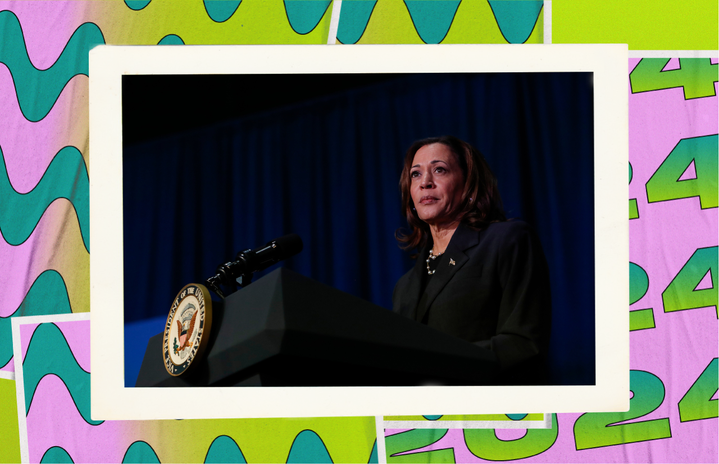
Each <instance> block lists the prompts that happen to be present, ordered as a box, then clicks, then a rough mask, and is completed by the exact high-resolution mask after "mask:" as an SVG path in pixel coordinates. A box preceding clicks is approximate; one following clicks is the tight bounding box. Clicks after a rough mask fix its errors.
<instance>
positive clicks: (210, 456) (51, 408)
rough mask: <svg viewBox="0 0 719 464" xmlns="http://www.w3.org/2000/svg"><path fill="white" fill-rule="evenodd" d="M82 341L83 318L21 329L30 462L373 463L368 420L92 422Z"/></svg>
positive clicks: (86, 344)
mask: <svg viewBox="0 0 719 464" xmlns="http://www.w3.org/2000/svg"><path fill="white" fill-rule="evenodd" d="M89 335H90V322H89V320H77V321H73V322H68V321H65V322H57V323H43V324H37V323H28V324H23V325H21V326H20V336H21V340H20V342H21V343H20V345H21V356H22V358H23V363H22V369H23V372H22V374H23V375H22V377H23V385H22V388H23V391H24V394H25V404H24V405H23V408H24V410H26V411H27V433H28V437H29V438H30V439H31V440H32V445H31V446H30V448H29V452H30V456H29V458H30V461H31V462H40V460H41V459H43V457H44V459H46V462H53V461H52V460H57V459H60V460H61V462H62V459H67V457H69V458H70V459H72V460H73V461H74V462H121V461H122V462H242V461H240V457H246V459H247V462H377V454H376V448H375V445H374V440H375V438H374V430H375V423H374V419H373V418H371V417H370V418H334V419H332V418H329V419H328V418H314V419H250V420H216V421H202V420H200V421H197V420H195V421H154V422H153V421H93V420H91V419H90V415H89V405H90V389H89V387H90V386H89V381H90V379H89V377H90V374H89V372H87V369H88V367H89V362H90V340H89V338H90V337H89ZM181 406H182V405H176V407H181ZM161 437H174V439H171V440H168V439H166V438H161ZM189 437H192V438H191V439H190V438H189ZM268 444H271V446H268ZM330 456H331V457H330ZM372 456H374V457H372ZM155 458H157V459H159V460H158V461H155ZM147 459H150V460H149V461H147ZM228 459H229V461H228ZM330 459H331V460H330Z"/></svg>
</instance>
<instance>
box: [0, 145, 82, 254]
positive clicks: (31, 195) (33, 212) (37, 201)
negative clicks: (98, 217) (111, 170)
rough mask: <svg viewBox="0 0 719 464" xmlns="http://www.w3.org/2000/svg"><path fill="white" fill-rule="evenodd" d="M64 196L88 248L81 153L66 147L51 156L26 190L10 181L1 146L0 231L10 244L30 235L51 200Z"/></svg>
mask: <svg viewBox="0 0 719 464" xmlns="http://www.w3.org/2000/svg"><path fill="white" fill-rule="evenodd" d="M58 198H66V199H67V200H69V201H70V203H71V204H72V206H73V207H74V208H75V213H76V214H77V220H78V222H79V225H80V233H81V234H82V241H83V242H84V244H85V249H86V250H87V251H88V252H89V251H90V201H89V200H90V181H89V179H88V174H87V167H86V166H85V160H84V159H83V158H82V154H81V153H80V151H79V150H78V149H77V148H75V147H65V148H63V149H62V150H60V151H59V152H57V154H56V155H55V157H54V158H53V160H52V162H51V163H50V166H48V168H47V170H46V171H45V174H43V176H42V179H40V181H39V182H38V183H37V185H36V186H35V187H34V188H33V189H32V190H31V191H30V192H28V193H24V194H21V193H18V192H17V191H15V189H14V188H13V187H12V184H10V178H9V177H8V172H7V167H6V165H5V157H4V156H3V153H2V148H0V205H2V207H1V208H0V235H2V237H3V238H4V239H5V241H6V242H7V243H9V244H10V245H14V246H17V245H20V244H21V243H23V242H24V241H25V240H27V239H28V237H30V234H32V231H33V230H34V229H35V227H36V226H37V223H38V222H39V221H40V218H41V217H42V215H43V214H44V212H45V210H46V209H47V207H48V206H50V203H52V202H53V201H55V200H56V199H58Z"/></svg>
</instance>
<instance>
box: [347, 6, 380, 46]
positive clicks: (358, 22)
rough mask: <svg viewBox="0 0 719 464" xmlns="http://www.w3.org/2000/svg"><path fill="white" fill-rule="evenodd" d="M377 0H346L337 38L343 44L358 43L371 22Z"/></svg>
mask: <svg viewBox="0 0 719 464" xmlns="http://www.w3.org/2000/svg"><path fill="white" fill-rule="evenodd" d="M375 5H377V0H363V1H350V2H348V1H346V0H345V1H344V2H342V9H341V10H340V22H339V24H338V26H337V40H339V41H340V42H341V43H343V44H353V43H357V41H358V40H359V39H361V38H362V35H363V34H364V31H365V30H366V29H367V24H369V18H370V17H371V16H372V12H373V11H374V7H375Z"/></svg>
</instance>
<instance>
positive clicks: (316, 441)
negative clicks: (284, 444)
mask: <svg viewBox="0 0 719 464" xmlns="http://www.w3.org/2000/svg"><path fill="white" fill-rule="evenodd" d="M331 462H332V458H331V457H330V453H329V451H327V447H326V446H325V444H324V442H323V441H322V439H321V438H320V436H319V435H317V433H315V432H313V431H312V430H303V431H302V432H300V433H298V434H297V436H296V437H295V440H294V441H293V442H292V446H291V447H290V454H289V455H288V456H287V464H299V463H316V464H325V463H331Z"/></svg>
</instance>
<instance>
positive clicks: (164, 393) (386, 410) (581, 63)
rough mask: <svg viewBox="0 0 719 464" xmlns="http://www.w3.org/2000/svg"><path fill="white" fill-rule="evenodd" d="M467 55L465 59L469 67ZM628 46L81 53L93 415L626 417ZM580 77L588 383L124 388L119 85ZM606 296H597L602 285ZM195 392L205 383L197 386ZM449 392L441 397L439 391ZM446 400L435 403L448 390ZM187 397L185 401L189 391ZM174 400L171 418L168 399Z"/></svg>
mask: <svg viewBox="0 0 719 464" xmlns="http://www.w3.org/2000/svg"><path fill="white" fill-rule="evenodd" d="M472 57H476V59H472ZM627 62H628V50H627V46H626V45H625V44H611V45H598V44H591V45H521V46H518V45H353V46H327V45H225V46H186V45H180V46H168V45H163V46H108V45H102V46H98V47H96V48H94V49H93V50H92V51H91V52H90V72H89V76H90V153H91V155H92V163H91V164H90V228H91V230H92V231H93V234H92V253H91V254H90V302H91V320H92V329H91V350H92V386H91V392H92V398H91V409H92V418H93V420H133V419H211V418H251V417H326V416H386V415H416V414H465V415H466V414H495V413H496V414H511V413H517V414H524V413H540V412H541V413H577V412H601V411H626V410H628V409H629V397H630V394H629V306H628V301H629V266H628V262H629V220H628V213H627V211H628V210H627V201H628V200H627V199H628V198H629V194H628V182H627V166H628V164H627V163H628V92H627ZM442 72H446V73H484V72H492V73H511V72H592V73H593V76H594V198H595V200H594V201H595V205H594V208H595V210H594V215H595V216H594V221H595V222H594V223H595V231H594V239H595V267H596V269H595V288H596V292H595V330H596V345H595V350H596V353H597V355H596V383H595V385H589V386H586V385H585V386H501V387H498V386H451V387H449V386H442V387H438V386H427V387H204V388H203V387H187V388H133V387H127V388H126V387H125V386H124V374H123V367H122V366H124V359H122V358H123V356H124V355H123V354H120V355H119V356H118V353H124V349H123V347H124V340H123V330H122V327H123V324H124V320H123V312H124V298H123V232H122V231H123V222H122V221H123V217H122V211H123V204H122V202H123V200H122V198H123V196H122V189H123V186H122V172H123V171H122V76H123V75H143V74H166V75H170V74H287V73H308V74H340V73H442ZM607 289H611V290H607ZM208 388H211V389H210V390H208ZM450 390H451V392H450ZM448 393H449V394H448ZM190 395H191V396H192V397H193V398H194V399H195V401H186V399H187V398H188V397H189V396H190ZM180 403H182V404H183V408H182V414H183V416H182V417H178V416H177V414H178V412H177V408H174V407H170V405H173V404H175V405H176V404H180Z"/></svg>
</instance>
